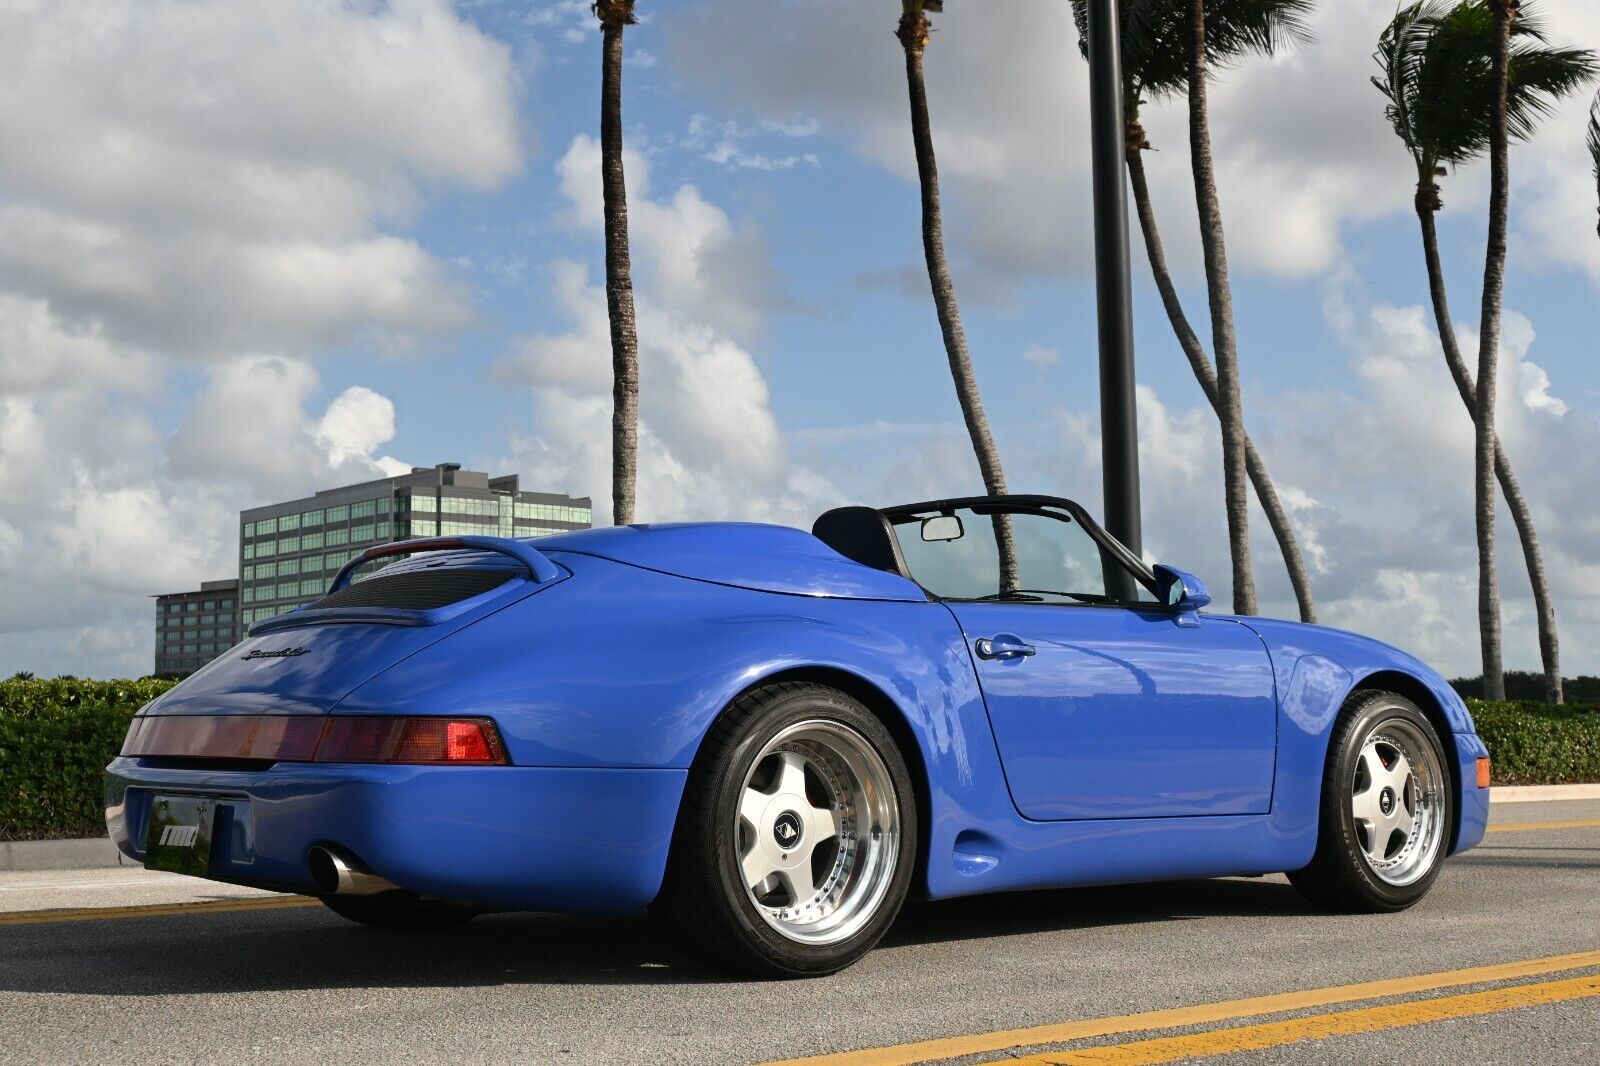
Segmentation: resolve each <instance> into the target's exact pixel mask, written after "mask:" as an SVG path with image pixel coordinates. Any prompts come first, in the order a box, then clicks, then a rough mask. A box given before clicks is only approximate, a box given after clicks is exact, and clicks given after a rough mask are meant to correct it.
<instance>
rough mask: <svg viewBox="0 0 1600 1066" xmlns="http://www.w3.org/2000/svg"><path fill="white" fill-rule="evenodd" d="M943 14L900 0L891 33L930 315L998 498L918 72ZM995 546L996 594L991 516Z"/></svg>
mask: <svg viewBox="0 0 1600 1066" xmlns="http://www.w3.org/2000/svg"><path fill="white" fill-rule="evenodd" d="M943 11H944V0H901V11H900V23H899V25H898V26H897V27H896V29H895V36H896V37H897V38H899V41H900V45H901V47H902V48H903V49H904V50H905V53H906V88H907V90H908V92H909V94H910V98H911V140H912V143H913V145H914V146H915V148H916V155H917V182H918V185H919V186H920V187H921V193H922V252H923V256H924V258H926V259H927V262H928V283H929V285H930V286H931V287H932V289H933V306H934V311H935V313H936V314H937V315H938V317H939V331H940V332H941V333H942V334H943V335H944V350H945V355H946V356H947V357H948V358H949V361H950V376H951V378H953V379H954V381H955V386H956V399H957V401H958V402H959V403H960V404H961V417H962V419H963V420H964V421H965V422H966V424H967V435H968V436H969V437H970V438H971V439H972V450H973V452H974V453H976V455H977V458H978V470H979V472H980V473H981V474H982V475H983V485H984V490H985V491H986V492H988V493H989V494H990V495H1004V493H1005V491H1006V475H1005V471H1004V470H1003V469H1001V466H1000V451H999V449H998V448H996V447H995V444H994V437H993V436H992V435H991V434H990V433H989V418H988V416H987V415H986V414H984V410H983V398H982V397H981V396H980V395H979V393H978V379H977V376H976V375H975V374H974V373H973V370H972V355H971V353H970V352H968V350H967V334H966V331H965V330H964V329H963V328H962V327H961V309H960V308H959V307H958V306H957V304H956V287H955V282H954V281H953V280H952V279H951V277H950V263H949V260H948V259H947V258H946V257H945V251H944V217H943V209H942V208H941V206H940V202H939V166H938V161H937V160H936V159H935V157H934V152H933V134H932V132H931V130H930V126H929V121H928V87H927V81H926V78H925V76H924V73H923V63H922V58H923V53H924V52H925V51H926V50H927V47H928V38H929V36H930V34H931V32H932V26H931V25H930V24H929V22H928V15H929V14H940V13H942V12H943ZM994 532H995V544H996V548H997V549H998V554H999V564H1000V565H999V570H1000V590H1001V591H1008V590H1011V589H1015V588H1016V587H1017V586H1018V583H1019V581H1018V573H1017V560H1016V548H1015V543H1014V540H1013V537H1012V531H1011V522H1010V520H1009V519H1008V518H1007V516H1005V515H996V516H995V524H994Z"/></svg>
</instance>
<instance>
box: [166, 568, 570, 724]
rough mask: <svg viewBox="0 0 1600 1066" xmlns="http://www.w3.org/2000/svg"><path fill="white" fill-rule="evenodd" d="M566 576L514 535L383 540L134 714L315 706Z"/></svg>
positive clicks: (293, 710) (292, 710)
mask: <svg viewBox="0 0 1600 1066" xmlns="http://www.w3.org/2000/svg"><path fill="white" fill-rule="evenodd" d="M566 577H567V572H566V571H565V570H564V569H562V568H561V567H559V566H557V565H555V564H554V563H552V562H551V561H550V560H549V559H547V558H546V557H545V556H543V555H542V554H540V553H539V552H537V551H535V550H533V549H532V548H530V547H529V546H528V545H527V544H525V543H523V542H520V541H513V540H501V539H499V538H490V537H461V538H452V539H448V540H437V541H402V542H399V543H396V544H388V545H383V546H382V547H380V548H376V549H373V550H372V551H369V552H367V553H365V554H364V555H363V556H361V557H358V558H357V559H355V560H352V561H351V563H350V564H349V565H348V566H346V567H345V569H344V570H342V571H340V573H339V575H338V576H337V577H336V578H335V579H334V581H333V584H332V586H331V588H330V590H329V592H328V594H327V595H324V596H323V597H321V598H320V599H318V600H315V601H313V602H312V603H309V604H307V605H305V606H304V607H301V608H300V609H298V610H295V611H291V612H289V613H287V614H283V615H279V616H277V617H276V618H270V619H266V620H263V621H261V622H258V623H256V624H255V625H254V626H252V627H251V629H250V635H249V636H248V637H247V638H246V639H245V640H244V641H243V642H242V643H240V644H239V645H237V646H236V647H234V648H232V649H230V650H229V651H227V652H224V653H223V654H222V655H221V656H219V657H218V658H216V659H213V660H212V661H211V662H210V663H208V664H206V665H205V666H204V667H202V668H201V669H200V670H199V671H198V672H196V673H194V674H192V675H191V676H189V677H188V678H186V679H184V681H183V682H181V683H180V684H178V685H177V686H175V687H174V688H172V689H170V690H168V691H167V692H166V693H165V694H164V695H162V696H160V697H158V698H157V699H156V700H154V701H152V702H151V704H150V705H149V706H148V707H147V708H146V710H145V712H144V713H146V714H154V715H166V714H325V713H327V712H328V711H330V710H332V709H333V707H334V706H335V705H336V704H338V702H339V701H340V700H342V699H343V698H344V697H345V696H346V695H348V694H349V693H350V692H351V691H352V690H353V689H355V688H356V687H357V686H359V685H361V684H362V683H363V682H365V681H367V680H369V679H371V678H372V677H374V676H376V675H377V674H378V673H379V672H381V671H383V670H386V669H388V668H389V667H390V666H393V665H394V664H395V663H397V662H400V661H401V660H403V659H405V658H407V657H409V656H411V655H414V654H416V653H417V652H419V651H421V650H422V649H423V648H426V647H428V646H429V645H430V644H433V643H435V642H437V641H439V640H442V639H444V638H445V637H447V636H449V635H450V634H451V633H454V632H457V631H458V630H460V629H463V628H465V627H466V626H469V625H471V624H472V623H473V622H476V621H477V620H478V619H480V618H483V617H485V616H487V615H489V614H492V613H494V612H496V611H499V610H502V609H504V608H505V607H508V606H510V605H511V604H512V603H515V602H517V601H519V600H521V599H523V598H525V597H527V596H531V595H534V594H536V593H538V592H540V591H542V590H543V589H545V588H548V587H549V586H551V585H553V584H556V583H557V582H559V581H561V580H564V579H565V578H566Z"/></svg>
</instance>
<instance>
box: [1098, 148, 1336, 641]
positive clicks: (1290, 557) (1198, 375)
mask: <svg viewBox="0 0 1600 1066" xmlns="http://www.w3.org/2000/svg"><path fill="white" fill-rule="evenodd" d="M1143 139H1144V138H1143V136H1142V135H1141V136H1140V137H1139V141H1140V142H1142V141H1143ZM1128 177H1129V179H1130V180H1131V182H1132V185H1133V203H1134V208H1135V210H1136V211H1137V212H1138V215H1139V229H1140V230H1141V231H1142V232H1143V233H1144V249H1145V254H1146V256H1147V257H1148V258H1149V260H1150V272H1151V273H1152V274H1154V275H1155V280H1156V290H1157V291H1158V292H1160V293H1161V304H1162V306H1163V307H1165V308H1166V309H1167V319H1168V321H1170V322H1171V323H1172V331H1173V332H1174V333H1176V334H1177V336H1178V345H1179V347H1181V348H1182V349H1183V354H1184V355H1186V356H1188V358H1189V366H1190V367H1191V368H1192V369H1193V370H1194V376H1195V379H1196V380H1197V381H1199V382H1200V390H1201V391H1202V392H1204V393H1205V394H1206V400H1207V401H1208V402H1209V403H1210V404H1211V409H1212V410H1213V411H1216V412H1217V413H1218V414H1219V415H1220V414H1221V410H1222V409H1221V406H1220V404H1221V399H1220V397H1219V396H1218V393H1217V373H1216V371H1215V370H1213V369H1212V368H1211V360H1210V359H1209V358H1207V356H1206V350H1205V346H1204V345H1202V344H1201V343H1200V338H1199V336H1198V335H1196V333H1195V331H1194V328H1193V327H1192V326H1190V325H1189V317H1188V316H1187V315H1186V314H1184V311H1183V304H1182V302H1180V301H1179V299H1178V289H1177V287H1176V286H1175V285H1173V283H1172V274H1171V272H1170V271H1169V270H1168V269H1167V253H1166V250H1165V249H1164V248H1163V247H1162V245H1161V232H1160V230H1158V229H1157V228H1156V211H1155V205H1154V204H1153V203H1152V202H1151V199H1150V184H1149V182H1148V181H1147V180H1146V178H1145V172H1144V156H1143V154H1142V149H1140V148H1138V147H1135V145H1134V141H1133V139H1132V138H1131V137H1130V140H1129V146H1128ZM1244 460H1245V469H1246V471H1247V472H1248V473H1249V475H1250V482H1251V484H1253V485H1254V486H1255V490H1256V499H1258V500H1260V501H1261V509H1262V510H1263V511H1265V512H1266V513H1267V524H1268V525H1269V526H1271V527H1272V535H1273V536H1274V537H1276V538H1277V540H1278V550H1279V551H1281V552H1282V553H1283V565H1284V567H1285V568H1286V569H1287V570H1288V571H1289V583H1290V584H1291V585H1293V586H1294V598H1295V603H1296V604H1297V605H1298V606H1299V608H1300V620H1301V621H1302V622H1315V621H1316V620H1317V608H1316V604H1315V602H1313V600H1312V597H1311V578H1310V576H1309V575H1308V574H1307V573H1306V564H1305V560H1304V559H1303V558H1302V557H1301V554H1300V541H1299V540H1298V539H1297V538H1296V537H1295V535H1294V526H1293V525H1291V524H1290V522H1289V515H1288V513H1287V512H1285V511H1284V509H1283V503H1282V502H1281V501H1280V500H1279V499H1278V490H1277V488H1276V487H1274V485H1273V484H1272V478H1271V476H1270V475H1269V474H1268V473H1267V464H1266V463H1265V462H1264V461H1263V460H1262V458H1261V455H1260V453H1258V452H1257V451H1256V446H1255V443H1254V442H1253V441H1252V440H1251V439H1250V435H1249V434H1248V433H1246V434H1245V438H1244Z"/></svg>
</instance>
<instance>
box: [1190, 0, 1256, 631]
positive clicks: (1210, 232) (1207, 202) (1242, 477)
mask: <svg viewBox="0 0 1600 1066" xmlns="http://www.w3.org/2000/svg"><path fill="white" fill-rule="evenodd" d="M1190 11H1191V14H1192V20H1193V25H1192V26H1191V31H1192V37H1191V41H1190V47H1189V58H1190V63H1189V154H1190V157H1191V159H1192V162H1193V166H1194V192H1195V202H1196V205H1197V207H1198V209H1199V213H1200V244H1201V248H1202V250H1203V251H1204V253H1205V264H1206V290H1207V294H1208V296H1209V298H1210V308H1211V348H1212V351H1213V352H1214V353H1215V354H1216V357H1217V400H1218V406H1217V421H1219V422H1220V423H1221V424H1222V482H1223V491H1224V499H1225V501H1226V503H1227V510H1228V544H1229V547H1230V549H1231V554H1232V556H1233V610H1234V613H1235V614H1255V613H1256V583H1255V576H1254V575H1253V574H1252V572H1251V569H1250V498H1249V490H1248V488H1247V487H1246V484H1245V481H1246V477H1247V473H1246V463H1245V447H1244V410H1243V401H1242V400H1241V398H1240V388H1239V342H1238V337H1237V336H1236V335H1235V333H1234V327H1233V293H1232V290H1231V288H1230V287H1229V284H1228V249H1227V243H1226V241H1225V239H1224V237H1223V233H1222V205H1221V203H1220V201H1219V199H1218V196H1217V175H1216V167H1215V164H1214V162H1213V160H1212V158H1211V126H1210V116H1209V115H1208V113H1207V102H1206V14H1205V0H1191V7H1190Z"/></svg>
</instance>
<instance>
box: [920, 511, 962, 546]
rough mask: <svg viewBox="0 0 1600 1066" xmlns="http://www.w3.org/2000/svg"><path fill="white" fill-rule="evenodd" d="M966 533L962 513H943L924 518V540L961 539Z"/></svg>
mask: <svg viewBox="0 0 1600 1066" xmlns="http://www.w3.org/2000/svg"><path fill="white" fill-rule="evenodd" d="M965 534H966V530H965V529H963V528H962V527H961V516H960V515H953V514H942V515H935V516H934V517H932V518H924V519H923V520H922V539H923V540H960V539H961V538H962V537H963V536H964V535H965Z"/></svg>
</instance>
